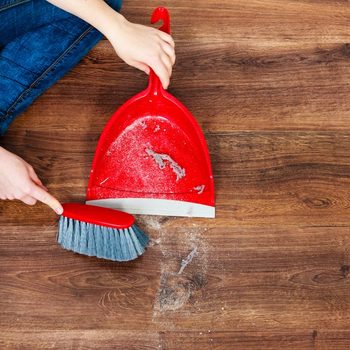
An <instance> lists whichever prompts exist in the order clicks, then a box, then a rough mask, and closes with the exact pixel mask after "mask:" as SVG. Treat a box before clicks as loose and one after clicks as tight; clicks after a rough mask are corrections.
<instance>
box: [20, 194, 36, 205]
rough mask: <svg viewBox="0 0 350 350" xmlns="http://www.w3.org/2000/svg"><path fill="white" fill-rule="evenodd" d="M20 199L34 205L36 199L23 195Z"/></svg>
mask: <svg viewBox="0 0 350 350" xmlns="http://www.w3.org/2000/svg"><path fill="white" fill-rule="evenodd" d="M21 201H22V202H23V203H25V204H28V205H35V204H36V202H37V200H36V199H35V198H33V197H31V196H24V197H22V198H21Z"/></svg>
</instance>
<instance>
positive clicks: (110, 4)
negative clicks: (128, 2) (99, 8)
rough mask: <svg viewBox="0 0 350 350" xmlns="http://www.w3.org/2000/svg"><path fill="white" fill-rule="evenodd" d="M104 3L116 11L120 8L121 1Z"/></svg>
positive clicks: (109, 0) (110, 0)
mask: <svg viewBox="0 0 350 350" xmlns="http://www.w3.org/2000/svg"><path fill="white" fill-rule="evenodd" d="M106 3H107V4H108V5H109V6H110V7H112V8H113V9H114V10H116V11H118V12H119V11H120V9H121V8H122V4H123V0H106Z"/></svg>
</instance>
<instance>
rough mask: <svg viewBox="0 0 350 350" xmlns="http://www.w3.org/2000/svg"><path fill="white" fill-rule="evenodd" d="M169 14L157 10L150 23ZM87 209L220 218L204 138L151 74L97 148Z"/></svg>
mask: <svg viewBox="0 0 350 350" xmlns="http://www.w3.org/2000/svg"><path fill="white" fill-rule="evenodd" d="M159 20H163V25H162V27H161V28H160V29H161V30H163V31H165V32H167V33H169V32H170V19H169V13H168V11H167V10H166V9H165V8H161V7H159V8H157V9H156V10H155V11H154V12H153V15H152V19H151V22H152V23H156V22H158V21H159ZM86 203H87V204H93V205H98V206H104V207H110V208H115V209H119V210H123V211H127V212H129V213H132V214H150V215H170V216H193V217H215V207H214V182H213V176H212V170H211V165H210V158H209V153H208V149H207V145H206V142H205V139H204V136H203V133H202V131H201V129H200V127H199V125H198V123H197V122H196V120H195V119H194V117H193V116H192V115H191V113H190V112H189V111H188V110H187V109H186V107H185V106H184V105H182V104H181V103H180V102H179V101H178V100H177V99H176V98H175V97H174V96H172V95H170V94H169V93H168V92H167V91H165V90H164V89H163V87H162V85H161V83H160V80H159V78H158V77H157V76H156V75H155V73H154V72H153V71H151V73H150V78H149V85H148V87H147V89H146V90H144V91H142V92H140V93H139V94H137V95H136V96H134V97H133V98H131V99H130V100H129V101H127V102H126V103H125V104H124V105H123V106H121V107H120V108H119V109H118V110H117V111H116V112H115V113H114V114H113V116H112V117H111V119H110V120H109V122H108V123H107V125H106V127H105V128H104V130H103V132H102V135H101V137H100V140H99V142H98V145H97V149H96V153H95V157H94V160H93V164H92V169H91V174H90V180H89V184H88V190H87V202H86Z"/></svg>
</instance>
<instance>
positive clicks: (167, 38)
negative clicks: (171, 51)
mask: <svg viewBox="0 0 350 350" xmlns="http://www.w3.org/2000/svg"><path fill="white" fill-rule="evenodd" d="M159 35H160V37H161V38H162V39H163V40H164V41H165V42H167V43H168V44H170V46H172V47H173V48H175V42H174V39H173V38H172V36H171V35H170V34H167V33H164V32H162V31H159Z"/></svg>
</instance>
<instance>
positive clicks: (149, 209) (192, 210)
mask: <svg viewBox="0 0 350 350" xmlns="http://www.w3.org/2000/svg"><path fill="white" fill-rule="evenodd" d="M86 204H89V205H97V206H99V207H106V208H112V209H118V210H121V211H125V212H127V213H130V214H141V215H142V214H144V215H165V216H186V217H187V216H188V217H196V218H215V207H212V206H210V205H204V204H198V203H192V202H184V201H177V200H171V199H154V198H108V199H94V200H90V201H86Z"/></svg>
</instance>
